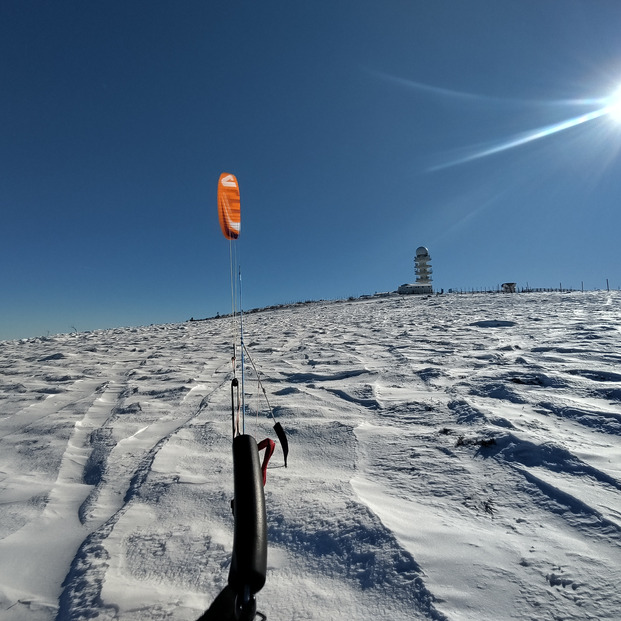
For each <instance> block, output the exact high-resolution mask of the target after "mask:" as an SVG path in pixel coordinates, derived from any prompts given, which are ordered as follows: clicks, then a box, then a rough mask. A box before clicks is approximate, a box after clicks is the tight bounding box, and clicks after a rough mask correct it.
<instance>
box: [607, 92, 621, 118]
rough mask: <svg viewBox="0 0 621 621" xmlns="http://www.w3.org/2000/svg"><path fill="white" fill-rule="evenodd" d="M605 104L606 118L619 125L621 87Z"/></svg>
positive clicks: (620, 116)
mask: <svg viewBox="0 0 621 621" xmlns="http://www.w3.org/2000/svg"><path fill="white" fill-rule="evenodd" d="M606 103H607V105H606V113H607V114H608V116H609V117H610V118H611V119H612V120H613V121H615V122H616V123H619V125H621V87H620V88H618V89H617V90H616V91H615V92H614V93H613V94H612V95H611V96H610V97H608V99H607V102H606Z"/></svg>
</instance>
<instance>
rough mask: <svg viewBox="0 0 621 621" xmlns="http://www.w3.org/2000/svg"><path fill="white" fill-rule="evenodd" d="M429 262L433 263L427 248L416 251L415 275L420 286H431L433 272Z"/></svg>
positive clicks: (420, 247) (423, 247)
mask: <svg viewBox="0 0 621 621" xmlns="http://www.w3.org/2000/svg"><path fill="white" fill-rule="evenodd" d="M429 261H431V257H430V256H429V250H427V248H425V246H419V247H418V248H417V249H416V258H415V259H414V273H415V274H416V282H417V283H418V284H420V285H431V280H432V279H431V274H432V272H433V270H432V269H431V265H429Z"/></svg>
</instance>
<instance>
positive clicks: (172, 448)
mask: <svg viewBox="0 0 621 621" xmlns="http://www.w3.org/2000/svg"><path fill="white" fill-rule="evenodd" d="M244 333H245V336H246V345H247V346H248V350H249V352H250V355H251V356H252V358H253V360H254V362H255V364H256V365H257V366H258V367H259V369H260V372H261V373H262V381H263V384H264V386H265V388H266V390H267V394H268V397H269V400H270V403H271V405H272V407H273V408H274V412H275V415H276V418H277V420H279V421H280V422H281V423H282V425H283V427H284V428H285V430H286V431H287V434H288V437H289V445H290V455H289V460H288V468H284V463H283V456H282V453H281V452H280V449H279V448H277V450H276V453H275V454H274V457H273V458H272V461H271V463H270V467H269V469H268V476H267V486H266V490H265V491H266V502H267V510H268V537H269V557H268V577H267V583H266V585H265V587H264V588H263V590H262V591H261V592H260V593H259V594H258V596H257V600H258V608H259V610H260V611H262V612H263V613H265V614H266V615H267V617H268V618H269V619H281V620H289V619H290V620H296V621H297V620H310V619H322V620H325V619H343V618H352V619H378V618H380V619H391V620H396V619H404V620H405V619H408V620H411V619H433V620H440V619H449V620H452V621H462V620H466V619H479V620H490V621H491V620H499V619H537V620H541V619H564V620H571V619H576V620H577V619H619V612H618V611H619V610H621V594H620V593H619V589H618V585H619V582H620V581H621V546H620V544H621V495H620V492H621V441H620V437H621V295H620V294H619V293H618V292H588V293H582V292H580V293H563V294H561V293H530V294H507V295H501V294H474V295H446V296H436V297H426V298H422V297H418V296H403V297H396V296H388V297H381V298H379V297H378V298H371V299H363V300H349V301H342V302H317V303H307V304H299V305H291V306H288V307H280V308H272V309H269V310H265V311H261V312H253V313H248V314H246V316H245V319H244ZM231 338H232V337H231V320H230V319H229V318H217V319H211V320H206V321H195V322H187V323H183V324H176V325H165V326H151V327H144V328H128V329H117V330H108V331H97V332H90V333H82V334H66V335H58V336H53V337H43V338H37V339H24V340H19V341H5V342H0V618H2V619H3V620H5V619H6V620H7V621H17V620H22V619H23V620H26V619H28V620H31V619H34V620H36V621H38V620H41V621H47V620H51V619H58V620H65V619H67V620H77V619H86V618H92V617H94V616H97V618H99V619H119V620H123V621H129V620H132V621H134V620H139V619H149V620H151V619H179V620H183V619H186V620H189V619H196V618H197V617H198V616H199V615H200V614H201V613H202V611H203V610H204V609H205V608H206V607H207V606H208V605H209V604H210V603H211V601H212V600H213V599H214V598H215V596H216V595H217V594H218V592H219V591H220V590H221V589H222V588H223V586H224V585H225V583H226V578H227V575H228V567H229V563H230V554H231V547H232V526H233V524H232V516H231V511H230V499H231V497H232V483H233V481H232V464H231V442H230V440H231V438H230V433H231V432H230V429H231V425H230V380H231V363H230V357H231V345H230V343H231ZM247 372H248V373H247V375H248V377H247V382H246V388H247V391H246V392H247V393H248V394H247V402H248V404H249V409H250V410H251V412H249V414H248V416H247V420H246V432H249V433H252V434H253V435H255V436H256V437H257V438H258V439H262V438H263V437H265V436H267V435H269V436H271V437H272V438H274V439H275V434H274V433H273V431H272V429H271V421H270V420H269V419H268V418H267V417H266V416H265V411H264V408H263V409H262V410H261V412H260V413H259V414H258V415H255V412H256V410H257V403H260V401H259V399H258V397H257V396H256V395H257V394H258V391H257V386H256V378H255V376H254V375H253V373H252V370H251V368H250V366H247Z"/></svg>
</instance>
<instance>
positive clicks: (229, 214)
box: [218, 173, 241, 239]
mask: <svg viewBox="0 0 621 621" xmlns="http://www.w3.org/2000/svg"><path fill="white" fill-rule="evenodd" d="M218 216H219V217H220V228H221V229H222V233H223V234H224V237H226V238H227V239H237V238H238V237H239V232H240V230H241V214H240V208H239V185H238V183H237V178H236V177H235V175H231V174H230V173H222V174H221V175H220V179H219V181H218Z"/></svg>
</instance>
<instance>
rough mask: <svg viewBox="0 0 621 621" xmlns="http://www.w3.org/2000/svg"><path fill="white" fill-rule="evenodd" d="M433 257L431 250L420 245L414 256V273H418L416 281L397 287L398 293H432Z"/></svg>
mask: <svg viewBox="0 0 621 621" xmlns="http://www.w3.org/2000/svg"><path fill="white" fill-rule="evenodd" d="M430 261H431V257H430V256H429V250H427V248H425V246H419V247H418V248H417V249H416V256H415V257H414V274H415V275H416V282H415V283H412V284H405V285H401V286H400V287H399V288H398V289H397V293H402V294H412V293H414V294H417V293H418V294H427V295H429V294H431V293H433V288H432V286H431V272H432V270H431V265H430V264H429V262H430Z"/></svg>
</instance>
